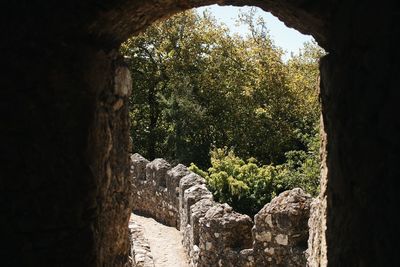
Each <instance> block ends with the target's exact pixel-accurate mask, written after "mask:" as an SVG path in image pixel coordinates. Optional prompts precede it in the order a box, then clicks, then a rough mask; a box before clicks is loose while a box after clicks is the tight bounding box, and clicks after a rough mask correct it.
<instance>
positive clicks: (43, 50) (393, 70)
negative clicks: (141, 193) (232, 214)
mask: <svg viewBox="0 0 400 267" xmlns="http://www.w3.org/2000/svg"><path fill="white" fill-rule="evenodd" d="M214 3H220V4H236V5H245V4H248V5H256V6H260V7H262V8H264V9H265V10H270V11H272V13H273V14H275V15H277V16H278V17H279V18H280V19H281V20H282V21H284V22H285V23H286V24H288V25H290V26H292V27H295V28H297V29H299V30H301V31H302V32H304V33H309V34H312V35H313V36H314V37H316V40H317V41H318V42H319V43H320V44H321V45H323V47H324V48H325V49H326V50H327V52H329V55H328V56H325V57H324V58H323V60H322V61H321V85H322V86H321V103H322V114H323V123H324V130H325V132H326V134H327V135H326V142H325V145H326V153H325V154H324V156H325V157H326V166H327V169H329V171H327V172H326V173H325V175H326V177H323V178H324V181H325V182H324V183H323V187H322V190H321V191H323V192H324V193H323V194H322V197H321V202H320V203H321V215H322V218H321V224H320V225H321V227H323V228H322V229H321V231H320V232H321V234H320V235H319V236H320V238H326V247H323V248H321V249H322V250H324V251H321V253H317V254H316V255H320V256H317V257H321V258H320V259H319V260H318V262H320V263H321V265H322V266H327V265H329V266H394V265H396V263H397V262H398V256H397V254H398V253H397V244H398V239H399V238H398V236H399V227H398V225H397V221H396V220H393V219H392V216H393V211H394V210H397V209H398V203H400V199H399V198H400V194H398V186H397V185H398V180H399V179H398V177H400V173H399V172H400V169H399V168H398V162H399V161H400V155H399V153H398V150H399V138H398V137H399V136H400V130H399V129H400V126H399V117H398V115H397V114H398V110H397V109H398V99H400V90H398V87H399V86H398V73H399V62H400V50H399V49H398V47H397V46H398V42H397V39H398V36H399V35H400V27H398V17H399V16H398V3H397V2H396V1H389V0H384V1H379V2H378V1H372V0H365V1H357V0H349V1H336V0H332V1H311V0H304V1H298V0H282V1H277V0H249V1H246V0H230V1H219V0H218V1H211V0H204V1H202V0H178V1H172V0H160V1H158V0H157V1H156V0H138V1H131V0H119V1H104V0H98V1H94V0H87V1H82V0H79V1H78V0H70V1H58V2H57V3H55V2H54V1H49V0H43V1H40V4H39V3H38V1H6V2H4V3H3V5H2V16H1V20H2V25H4V26H3V27H2V28H1V31H2V36H5V38H3V40H2V43H1V46H2V51H4V53H3V58H2V62H3V65H4V66H5V68H3V69H5V70H4V71H3V73H2V74H3V80H2V93H1V98H0V109H1V112H0V114H1V115H0V116H1V119H0V121H1V131H0V134H1V138H0V140H1V153H2V154H1V162H2V165H3V166H2V178H1V179H0V196H1V201H0V210H1V214H2V216H1V219H0V223H1V225H0V229H1V233H0V236H1V237H2V244H3V246H2V249H1V250H0V256H1V259H2V264H3V265H5V266H123V265H124V264H125V263H126V262H127V261H128V256H127V253H126V251H127V250H129V248H128V245H129V244H128V243H129V242H128V237H127V235H125V234H126V233H128V230H127V229H128V218H129V213H130V208H131V207H130V203H129V201H130V200H127V199H128V198H129V195H130V192H129V191H130V186H129V181H127V180H125V179H124V178H126V177H128V176H129V170H128V169H127V166H128V152H129V151H131V150H130V147H129V143H128V141H127V140H128V138H127V136H128V132H129V126H128V116H127V109H126V105H124V103H126V102H125V100H124V97H123V96H121V95H120V94H119V93H117V94H115V92H119V91H121V92H124V90H115V89H116V88H115V85H114V83H115V77H119V76H120V75H121V74H120V72H118V71H117V69H118V67H119V64H118V62H119V60H120V59H119V56H118V53H117V52H116V51H117V50H118V46H119V44H120V43H121V42H122V41H124V40H126V38H127V37H128V36H129V35H130V34H132V33H138V32H140V31H142V30H144V28H145V27H146V26H147V25H149V24H150V23H151V22H153V21H154V20H156V19H159V18H163V17H166V16H168V15H170V14H173V13H176V12H178V11H181V10H184V9H187V8H189V7H192V6H200V5H206V4H214ZM371 18H374V19H371ZM16 29H17V30H16ZM122 73H123V72H122ZM122 76H123V75H122ZM126 83H127V82H123V83H121V84H126ZM121 101H122V102H121ZM121 103H122V104H121ZM110 177H111V178H110ZM377 196H382V197H377ZM328 211H329V212H328ZM324 229H326V231H325V232H324V233H323V232H322V231H324ZM322 243H323V242H322V240H321V241H320V242H314V244H322ZM4 244H7V245H4ZM317 250H318V249H316V251H317ZM21 255H23V257H21ZM325 255H326V256H325ZM323 257H325V258H323Z"/></svg>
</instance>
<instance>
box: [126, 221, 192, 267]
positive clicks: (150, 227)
mask: <svg viewBox="0 0 400 267" xmlns="http://www.w3.org/2000/svg"><path fill="white" fill-rule="evenodd" d="M130 220H131V221H132V222H134V224H135V225H139V226H140V227H141V228H142V229H143V234H144V237H143V240H146V241H147V242H148V244H149V245H150V250H151V252H150V253H151V256H152V259H153V262H154V265H155V267H188V266H189V265H188V263H187V262H188V261H187V258H186V255H185V252H184V250H183V246H182V235H181V233H180V232H179V231H178V230H177V229H176V228H174V227H169V226H165V225H163V224H161V223H159V222H157V221H155V220H154V219H152V218H148V217H144V216H140V215H137V214H133V213H132V215H131V218H130ZM139 257H140V256H139Z"/></svg>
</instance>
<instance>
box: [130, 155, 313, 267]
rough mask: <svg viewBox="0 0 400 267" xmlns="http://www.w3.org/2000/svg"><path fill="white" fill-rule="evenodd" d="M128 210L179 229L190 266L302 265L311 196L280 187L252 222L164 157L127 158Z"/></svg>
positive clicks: (304, 260) (183, 167)
mask: <svg viewBox="0 0 400 267" xmlns="http://www.w3.org/2000/svg"><path fill="white" fill-rule="evenodd" d="M131 165H132V166H131V176H132V181H133V182H132V184H133V192H134V194H133V195H134V197H133V199H134V200H133V202H134V211H135V212H138V213H142V214H145V215H148V216H151V217H153V218H154V219H156V220H158V221H160V222H162V223H164V224H166V225H168V226H173V227H176V228H177V229H179V230H180V231H181V232H182V234H183V240H182V242H183V245H184V248H185V251H186V253H187V254H188V256H189V259H190V264H191V266H197V267H206V266H207V267H208V266H224V267H230V266H232V267H258V266H299V267H300V266H306V256H305V251H306V249H307V240H308V236H309V230H308V229H309V228H308V224H307V223H308V219H309V217H310V206H311V201H312V198H311V197H310V196H309V195H307V194H305V193H304V192H303V190H301V189H299V188H295V189H293V190H289V191H285V192H283V193H281V194H280V195H279V196H278V197H276V198H274V199H273V200H272V201H271V202H270V203H268V204H266V205H265V206H264V207H263V209H261V210H260V212H259V213H258V214H256V215H255V217H254V222H253V220H252V219H251V218H250V217H249V216H247V215H243V214H240V213H237V212H235V211H234V210H233V209H232V207H230V206H229V205H228V204H226V203H225V204H220V203H216V202H214V200H213V197H212V193H211V192H210V191H209V190H208V189H207V187H206V184H205V183H206V181H205V179H204V178H203V177H201V176H199V175H197V174H195V173H193V172H190V171H189V170H188V169H187V168H186V167H185V166H184V165H181V164H178V165H177V166H175V167H173V168H172V167H171V165H170V164H169V163H168V162H167V161H165V160H164V159H155V160H153V161H152V162H149V161H147V160H146V159H144V158H143V157H142V156H140V155H139V154H134V155H132V157H131Z"/></svg>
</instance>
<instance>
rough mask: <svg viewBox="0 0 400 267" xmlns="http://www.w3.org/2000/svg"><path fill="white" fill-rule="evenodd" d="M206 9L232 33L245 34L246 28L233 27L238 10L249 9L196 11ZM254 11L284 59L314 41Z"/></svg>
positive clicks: (216, 6) (266, 14)
mask: <svg viewBox="0 0 400 267" xmlns="http://www.w3.org/2000/svg"><path fill="white" fill-rule="evenodd" d="M206 8H207V9H209V10H210V11H211V13H212V14H213V15H214V16H215V17H216V19H217V20H218V21H220V22H223V23H224V24H226V25H227V26H228V27H229V29H230V30H231V31H232V32H234V33H240V34H245V33H246V32H247V28H246V27H243V26H242V27H237V26H235V20H236V19H237V17H238V13H239V10H242V11H244V12H248V11H249V10H250V8H251V7H248V6H245V7H240V8H239V7H234V6H218V5H212V6H206V7H200V8H198V9H197V10H198V11H199V12H200V13H202V12H203V11H204V9H206ZM256 9H257V13H256V17H258V16H262V17H263V18H264V20H265V22H266V25H267V29H268V30H269V34H270V36H271V37H272V40H274V43H275V45H277V46H279V47H281V48H283V50H285V51H286V57H285V58H286V59H287V58H288V57H290V54H291V53H294V54H297V53H298V51H299V49H300V48H302V47H303V43H304V42H306V41H311V40H314V39H313V37H312V36H311V35H304V34H301V33H300V32H298V31H297V30H294V29H292V28H288V27H286V26H285V24H283V22H281V21H280V20H279V19H278V18H276V17H274V16H273V15H272V14H271V13H269V12H265V11H263V10H262V9H260V8H256Z"/></svg>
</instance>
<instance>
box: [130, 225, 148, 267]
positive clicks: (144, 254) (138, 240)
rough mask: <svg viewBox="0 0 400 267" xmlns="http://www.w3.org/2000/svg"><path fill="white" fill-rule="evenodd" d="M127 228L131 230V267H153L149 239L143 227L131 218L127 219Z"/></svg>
mask: <svg viewBox="0 0 400 267" xmlns="http://www.w3.org/2000/svg"><path fill="white" fill-rule="evenodd" d="M129 230H130V232H131V242H132V246H131V257H132V264H133V267H154V260H153V256H152V255H151V249H150V245H149V241H148V240H147V238H146V236H145V234H144V229H143V227H142V226H141V225H139V224H138V223H137V222H135V221H133V220H132V219H131V220H130V221H129Z"/></svg>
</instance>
